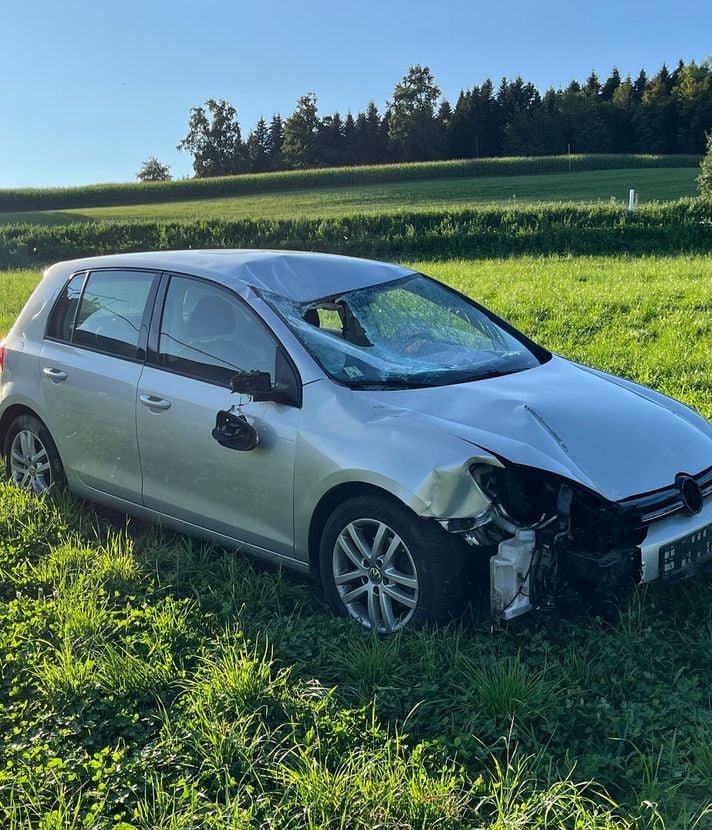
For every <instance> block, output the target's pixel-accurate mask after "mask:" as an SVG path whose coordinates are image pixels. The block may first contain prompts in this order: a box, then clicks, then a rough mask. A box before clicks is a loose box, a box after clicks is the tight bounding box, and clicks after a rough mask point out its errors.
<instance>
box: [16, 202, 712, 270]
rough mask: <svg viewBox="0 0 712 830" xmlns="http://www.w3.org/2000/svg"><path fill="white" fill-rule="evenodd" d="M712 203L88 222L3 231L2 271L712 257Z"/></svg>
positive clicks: (528, 207)
mask: <svg viewBox="0 0 712 830" xmlns="http://www.w3.org/2000/svg"><path fill="white" fill-rule="evenodd" d="M711 227H712V204H710V203H709V202H705V201H701V200H695V199H687V200H685V199H683V200H680V201H678V202H667V203H664V204H653V205H646V206H645V207H642V208H640V209H638V210H636V211H635V212H634V213H629V212H628V211H627V210H624V209H623V208H621V207H617V206H615V205H594V206H592V205H580V204H564V205H557V206H539V205H532V206H525V207H518V208H509V207H508V208H499V207H482V208H477V209H468V210H461V211H434V212H414V213H391V214H379V215H374V216H363V215H355V216H345V217H335V218H328V219H306V218H305V219H275V220H268V219H263V220H247V219H244V220H239V221H225V220H208V221H206V220H202V221H195V222H96V223H94V222H90V223H76V224H71V225H56V226H41V225H7V226H0V267H4V268H18V267H24V266H27V265H29V264H33V265H47V264H49V263H51V262H55V261H57V260H62V259H71V258H75V257H84V256H92V255H95V254H110V253H123V252H129V251H147V250H180V249H187V248H253V247H258V248H274V249H297V250H314V251H325V252H331V253H341V254H350V255H354V256H366V257H380V258H385V259H399V258H402V259H408V258H411V259H413V258H424V259H428V258H431V259H432V258H448V257H467V258H486V257H498V256H509V255H514V254H567V253H575V254H614V253H624V252H627V253H633V254H663V253H679V252H688V253H693V252H697V253H704V252H708V251H712V233H710V228H711Z"/></svg>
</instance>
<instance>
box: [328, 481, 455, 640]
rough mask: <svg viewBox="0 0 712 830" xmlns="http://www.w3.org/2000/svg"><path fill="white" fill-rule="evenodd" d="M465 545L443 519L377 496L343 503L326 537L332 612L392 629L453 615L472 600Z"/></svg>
mask: <svg viewBox="0 0 712 830" xmlns="http://www.w3.org/2000/svg"><path fill="white" fill-rule="evenodd" d="M465 561H466V557H465V552H464V551H463V549H462V545H461V542H460V540H459V539H454V538H452V537H451V536H449V534H447V533H446V531H444V530H443V529H442V528H441V527H440V526H439V525H438V524H437V523H436V522H434V521H432V520H427V519H421V518H419V517H418V516H416V515H415V514H414V513H412V512H411V511H410V510H408V509H407V508H406V507H404V506H403V505H401V504H399V503H397V502H395V501H390V500H387V499H383V500H382V499H378V498H374V497H373V496H357V497H355V498H352V499H349V500H347V501H345V502H344V503H343V504H341V505H340V506H339V507H338V508H337V509H336V510H335V511H334V513H333V514H332V515H331V517H330V518H329V520H328V521H327V523H326V525H325V527H324V532H323V534H322V539H321V547H320V558H319V564H320V571H321V580H322V584H323V586H324V592H325V594H326V597H327V599H328V601H329V605H330V606H331V608H332V609H333V611H334V612H335V613H336V614H338V615H340V616H344V617H352V618H354V619H356V620H358V621H359V622H360V623H361V625H363V626H364V628H366V629H370V630H372V631H376V632H378V633H379V634H393V633H395V632H396V631H400V630H401V629H403V628H405V627H406V626H408V627H419V626H422V625H424V624H426V623H434V624H439V623H443V622H447V621H448V620H449V619H451V618H452V617H455V616H457V615H458V614H460V613H461V612H462V609H463V607H464V605H465V602H466V600H467V590H466V585H467V578H466V571H465Z"/></svg>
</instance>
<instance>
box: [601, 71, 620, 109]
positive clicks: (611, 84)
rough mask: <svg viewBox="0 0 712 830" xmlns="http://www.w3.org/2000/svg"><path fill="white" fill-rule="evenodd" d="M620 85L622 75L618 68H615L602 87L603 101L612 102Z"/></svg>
mask: <svg viewBox="0 0 712 830" xmlns="http://www.w3.org/2000/svg"><path fill="white" fill-rule="evenodd" d="M620 85H621V73H620V72H619V71H618V67H616V66H614V67H613V71H612V72H611V75H610V77H609V78H608V80H607V81H606V82H605V83H604V84H603V86H602V87H601V100H602V101H612V100H613V95H614V93H615V91H616V90H617V89H618V87H619V86H620Z"/></svg>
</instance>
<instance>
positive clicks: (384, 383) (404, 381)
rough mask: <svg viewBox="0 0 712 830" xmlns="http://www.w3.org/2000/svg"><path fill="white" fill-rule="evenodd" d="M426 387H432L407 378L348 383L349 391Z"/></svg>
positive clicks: (421, 381)
mask: <svg viewBox="0 0 712 830" xmlns="http://www.w3.org/2000/svg"><path fill="white" fill-rule="evenodd" d="M426 386H432V384H430V383H428V382H427V381H424V380H411V379H409V378H387V379H383V380H382V379H380V378H376V379H375V380H360V381H350V382H349V387H350V388H351V389H422V388H423V387H426Z"/></svg>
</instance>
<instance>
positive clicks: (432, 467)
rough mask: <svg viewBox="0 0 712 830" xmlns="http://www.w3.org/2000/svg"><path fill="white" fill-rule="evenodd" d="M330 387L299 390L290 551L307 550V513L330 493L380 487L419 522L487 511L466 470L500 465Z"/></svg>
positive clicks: (432, 430) (464, 443) (464, 444)
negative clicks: (345, 486) (419, 518)
mask: <svg viewBox="0 0 712 830" xmlns="http://www.w3.org/2000/svg"><path fill="white" fill-rule="evenodd" d="M335 387H336V385H335V384H333V383H331V382H330V381H324V382H317V383H312V384H308V385H307V386H305V387H304V404H303V411H302V419H301V428H300V432H299V436H298V439H297V447H296V457H295V480H294V493H295V499H294V511H295V546H296V553H297V556H298V557H299V558H302V557H303V556H304V555H305V554H306V551H307V550H308V538H309V525H310V522H311V517H312V515H313V513H314V509H315V508H316V506H317V504H319V502H320V501H321V499H322V498H323V497H324V496H325V495H326V494H328V493H329V492H330V491H332V490H333V489H334V488H335V487H338V486H340V485H343V484H353V483H362V484H368V485H372V486H374V487H379V488H380V489H382V490H385V491H386V492H388V493H390V494H391V495H393V496H394V497H395V498H397V499H399V501H401V502H402V503H403V504H405V505H407V506H408V507H409V508H410V509H411V510H413V511H414V512H415V513H417V514H418V515H419V516H423V517H424V518H433V519H456V518H468V517H470V516H477V515H479V514H480V513H483V512H484V511H485V510H486V509H487V508H488V507H489V505H490V501H489V499H488V498H487V497H486V496H485V495H484V494H483V493H482V492H481V491H480V489H479V488H478V486H477V484H476V483H475V481H474V479H473V478H472V475H471V474H470V467H471V466H472V465H473V464H476V463H480V464H491V465H493V466H497V467H501V466H502V465H501V463H500V462H499V461H498V460H497V459H496V458H495V457H494V456H493V455H491V454H490V453H489V452H487V451H486V450H479V448H478V447H475V446H473V445H472V444H471V443H470V442H468V441H465V440H463V439H461V438H458V437H457V436H453V435H451V434H449V433H447V432H444V431H442V430H439V429H436V428H433V427H430V426H428V425H426V424H423V423H417V422H415V421H413V420H411V419H409V418H404V417H401V415H402V411H401V410H398V409H396V408H392V407H383V406H378V407H375V406H374V405H373V403H372V401H369V400H368V399H365V398H364V397H363V396H359V394H358V393H357V392H353V391H351V390H347V389H345V388H344V387H336V389H335Z"/></svg>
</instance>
